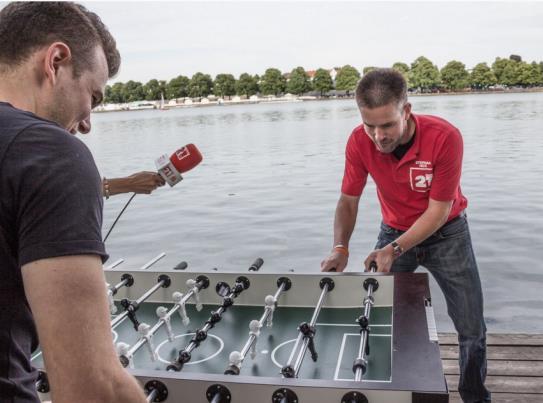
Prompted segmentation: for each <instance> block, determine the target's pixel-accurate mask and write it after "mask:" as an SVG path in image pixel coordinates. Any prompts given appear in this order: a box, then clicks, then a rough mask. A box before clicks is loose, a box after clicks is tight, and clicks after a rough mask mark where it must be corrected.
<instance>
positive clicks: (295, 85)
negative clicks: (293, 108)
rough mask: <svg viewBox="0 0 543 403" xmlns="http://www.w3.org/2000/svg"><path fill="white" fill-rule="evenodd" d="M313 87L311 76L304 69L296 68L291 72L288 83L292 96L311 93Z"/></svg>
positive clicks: (288, 89)
mask: <svg viewBox="0 0 543 403" xmlns="http://www.w3.org/2000/svg"><path fill="white" fill-rule="evenodd" d="M311 89H312V85H311V81H310V80H309V76H308V75H307V73H306V72H305V69H304V68H303V67H296V68H295V69H294V70H292V71H291V72H290V79H289V80H288V82H287V91H288V92H290V93H291V94H296V95H301V94H305V93H306V92H309V91H311Z"/></svg>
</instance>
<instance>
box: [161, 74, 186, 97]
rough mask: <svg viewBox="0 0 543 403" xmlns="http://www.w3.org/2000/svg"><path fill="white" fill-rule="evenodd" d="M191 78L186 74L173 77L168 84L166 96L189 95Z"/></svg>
mask: <svg viewBox="0 0 543 403" xmlns="http://www.w3.org/2000/svg"><path fill="white" fill-rule="evenodd" d="M189 84H190V79H189V78H188V77H185V76H177V77H175V78H172V79H171V80H170V82H169V83H168V84H167V85H166V98H168V99H175V98H184V97H187V96H188V95H189Z"/></svg>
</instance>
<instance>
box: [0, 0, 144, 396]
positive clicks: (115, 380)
mask: <svg viewBox="0 0 543 403" xmlns="http://www.w3.org/2000/svg"><path fill="white" fill-rule="evenodd" d="M120 61H121V60H120V56H119V52H118V51H117V48H116V44H115V40H114V39H113V37H112V36H111V34H110V33H109V31H108V30H107V28H106V27H105V26H104V24H103V23H102V21H101V20H100V18H99V17H98V16H97V15H96V14H94V13H92V12H89V11H88V10H87V9H86V8H85V7H83V6H80V5H77V4H74V3H68V2H14V3H10V4H8V5H5V6H4V7H3V8H2V9H1V10H0V194H1V195H2V197H1V198H0V276H1V278H2V280H1V281H0V401H2V402H13V403H15V402H17V403H38V402H39V399H38V396H37V392H36V386H35V383H36V379H37V371H36V369H35V368H33V367H32V364H31V362H30V357H31V353H32V352H33V351H34V350H35V349H36V348H37V347H38V337H39V345H40V347H41V349H42V352H43V357H44V361H45V368H46V370H47V375H48V380H49V383H50V385H51V393H52V400H53V401H54V402H55V403H74V402H104V403H113V402H123V403H144V402H145V401H146V399H145V396H144V393H143V391H142V388H141V387H140V386H138V384H137V382H136V380H135V379H134V378H133V377H132V376H131V375H130V374H129V373H128V372H126V371H125V370H124V369H123V367H122V366H121V364H120V362H119V359H118V357H117V355H116V353H115V349H114V346H113V339H112V335H111V325H110V317H109V312H108V302H107V297H106V287H105V278H104V273H103V269H102V263H103V262H104V261H105V260H106V259H107V254H106V251H105V249H104V244H103V242H102V233H101V224H102V204H103V199H102V182H101V179H100V175H99V174H98V171H97V169H96V165H95V163H94V160H93V157H92V155H91V153H90V151H89V150H88V148H87V147H86V146H85V145H84V144H83V142H81V141H80V140H79V139H77V138H76V137H75V136H74V135H75V134H76V133H77V132H78V131H79V132H81V133H88V132H89V131H90V129H91V125H90V112H91V109H92V108H93V107H94V106H96V105H98V104H99V103H100V102H101V100H102V98H103V94H104V90H105V85H106V82H107V80H108V78H110V77H112V76H114V75H115V74H116V73H117V71H118V69H119V65H120Z"/></svg>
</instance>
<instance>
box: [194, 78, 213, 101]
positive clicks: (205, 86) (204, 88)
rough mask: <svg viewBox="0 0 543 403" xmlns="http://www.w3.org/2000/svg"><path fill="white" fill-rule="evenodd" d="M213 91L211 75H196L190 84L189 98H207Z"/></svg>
mask: <svg viewBox="0 0 543 403" xmlns="http://www.w3.org/2000/svg"><path fill="white" fill-rule="evenodd" d="M212 91H213V80H212V79H211V76H210V75H209V74H204V73H200V72H198V73H196V74H194V75H193V76H192V78H191V79H190V83H189V96H190V97H193V98H201V97H207V96H208V95H209V94H211V92H212Z"/></svg>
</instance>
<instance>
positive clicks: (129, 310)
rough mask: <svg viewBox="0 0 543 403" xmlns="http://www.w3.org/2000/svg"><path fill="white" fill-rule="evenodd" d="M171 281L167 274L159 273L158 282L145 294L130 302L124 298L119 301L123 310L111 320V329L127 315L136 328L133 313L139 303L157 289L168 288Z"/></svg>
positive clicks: (136, 322) (137, 323)
mask: <svg viewBox="0 0 543 403" xmlns="http://www.w3.org/2000/svg"><path fill="white" fill-rule="evenodd" d="M171 282H172V281H171V279H170V277H169V276H167V275H165V274H161V275H160V276H158V283H157V284H156V285H154V286H153V287H151V288H150V289H149V290H148V291H147V292H146V293H145V294H143V295H142V296H141V297H139V298H138V299H137V300H136V301H132V302H130V301H129V300H128V299H126V298H125V299H123V300H122V301H121V305H122V306H123V308H124V309H125V310H124V312H123V313H121V314H119V315H118V316H116V317H115V318H114V319H113V320H112V321H111V329H115V328H116V327H117V326H119V325H120V324H121V323H122V322H123V321H124V320H125V319H126V318H127V317H128V318H130V320H131V321H132V323H133V324H134V328H135V329H136V330H137V329H138V326H139V322H138V321H137V319H136V317H135V313H136V311H137V310H138V309H139V306H140V305H141V303H142V302H144V301H145V300H147V298H149V297H150V296H151V295H153V294H154V293H155V292H156V291H157V290H158V289H160V288H168V287H169V286H170V284H171Z"/></svg>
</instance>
